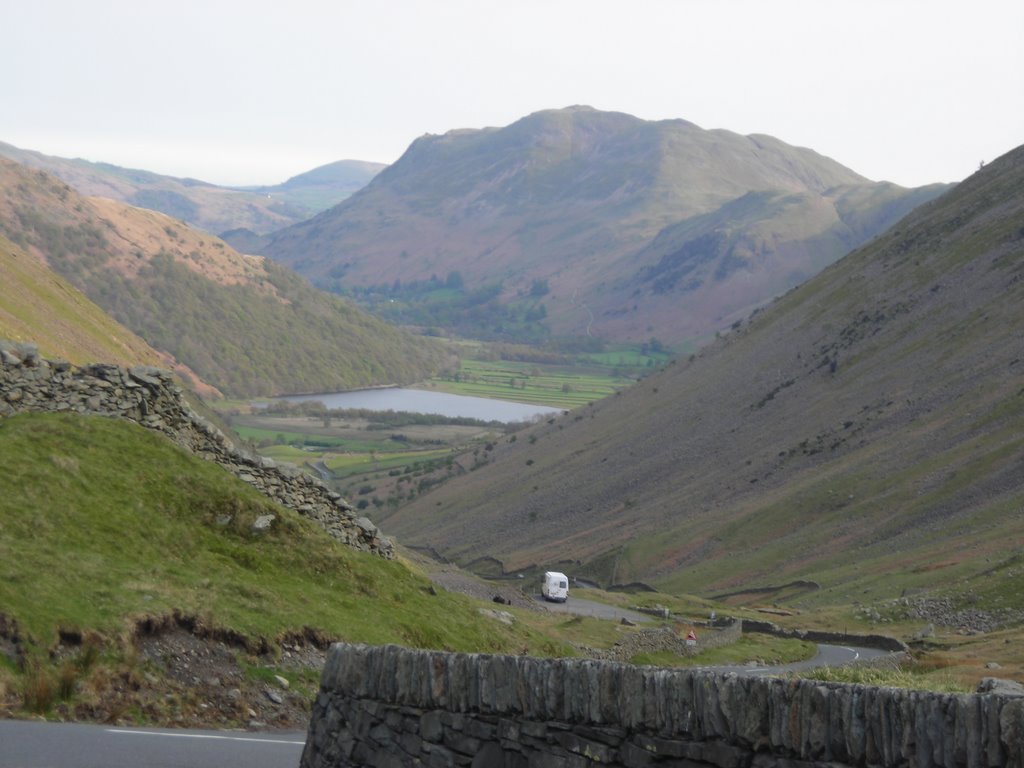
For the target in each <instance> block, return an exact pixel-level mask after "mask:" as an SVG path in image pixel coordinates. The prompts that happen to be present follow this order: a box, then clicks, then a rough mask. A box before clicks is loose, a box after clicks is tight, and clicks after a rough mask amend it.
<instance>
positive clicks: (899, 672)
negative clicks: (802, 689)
mask: <svg viewBox="0 0 1024 768" xmlns="http://www.w3.org/2000/svg"><path fill="white" fill-rule="evenodd" d="M800 677H802V678H805V679H809V680H821V681H822V682H827V683H852V684H857V685H870V686H875V687H883V688H907V689H910V690H916V691H933V692H936V693H971V692H973V690H974V688H973V687H972V686H970V685H965V684H964V683H963V682H961V681H960V680H959V679H957V678H956V676H955V675H953V674H952V673H951V672H948V671H945V670H940V671H937V672H936V671H933V670H929V669H927V668H922V667H917V666H914V665H911V666H908V667H897V668H885V667H838V668H835V667H819V668H818V669H814V670H810V671H808V672H804V673H802V674H801V675H800Z"/></svg>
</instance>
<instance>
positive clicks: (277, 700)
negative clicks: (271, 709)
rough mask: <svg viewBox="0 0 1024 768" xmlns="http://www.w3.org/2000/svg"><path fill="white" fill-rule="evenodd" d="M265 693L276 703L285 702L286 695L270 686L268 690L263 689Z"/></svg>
mask: <svg viewBox="0 0 1024 768" xmlns="http://www.w3.org/2000/svg"><path fill="white" fill-rule="evenodd" d="M263 695H264V696H266V697H267V698H268V699H270V700H271V701H272V702H274V703H275V704H284V697H283V696H282V695H281V694H280V693H278V692H277V691H273V690H271V689H270V688H267V689H266V690H264V691H263Z"/></svg>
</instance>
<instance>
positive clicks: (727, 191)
mask: <svg viewBox="0 0 1024 768" xmlns="http://www.w3.org/2000/svg"><path fill="white" fill-rule="evenodd" d="M944 188H945V187H942V186H940V185H936V186H933V187H926V188H923V189H920V190H908V189H903V188H901V187H897V186H895V185H892V184H885V183H875V182H871V181H868V180H867V179H865V178H863V177H862V176H859V175H858V174H856V173H854V172H853V171H851V170H849V169H848V168H844V167H843V166H841V165H839V164H838V163H836V162H835V161H833V160H830V159H828V158H826V157H823V156H821V155H819V154H817V153H816V152H813V151H811V150H809V149H802V148H798V147H792V146H789V145H788V144H785V143H783V142H781V141H779V140H777V139H774V138H771V137H768V136H739V135H737V134H734V133H730V132H728V131H721V130H715V131H706V130H703V129H701V128H699V127H697V126H696V125H693V124H692V123H688V122H686V121H684V120H668V121H661V122H649V121H644V120H640V119H637V118H635V117H632V116H629V115H625V114H621V113H612V112H600V111H597V110H594V109H591V108H589V107H571V108H568V109H562V110H550V111H544V112H538V113H536V114H533V115H530V116H528V117H525V118H523V119H521V120H519V121H518V122H516V123H513V124H512V125H509V126H507V127H504V128H487V129H483V130H460V131H451V132H449V133H447V134H445V135H443V136H432V135H427V136H424V137H421V138H419V139H417V140H416V141H415V142H413V144H412V145H411V146H410V147H409V149H408V150H407V151H406V153H405V154H404V155H403V156H402V157H401V158H400V159H399V160H398V161H397V162H396V163H394V164H393V165H391V166H389V167H388V168H386V169H385V170H383V171H382V172H381V173H379V174H378V175H377V176H376V177H374V179H373V180H372V181H371V182H370V183H369V184H368V185H367V186H366V187H364V188H363V189H362V190H360V191H359V192H358V193H356V194H355V195H353V196H352V197H351V198H349V199H348V200H346V201H344V202H342V203H341V204H340V205H338V206H336V207H334V208H332V209H330V210H327V211H325V212H323V213H321V214H319V215H318V216H316V217H314V218H313V219H310V220H309V221H305V222H302V223H300V224H296V225H294V226H291V227H288V228H286V229H283V230H281V231H278V232H275V233H272V234H271V235H270V236H268V238H267V239H266V244H265V245H263V246H262V247H261V249H260V251H259V252H260V253H264V254H266V255H269V256H271V257H273V258H275V259H277V260H279V261H281V262H283V263H286V264H288V265H290V266H292V267H293V268H294V269H296V270H297V271H298V272H300V273H301V274H304V275H306V276H308V277H309V278H310V279H311V280H313V281H314V282H315V283H316V284H318V285H320V286H321V287H325V288H328V289H330V290H337V291H349V292H353V293H362V294H366V293H367V292H369V291H372V292H374V293H375V294H376V295H377V296H378V297H384V299H385V301H384V302H382V306H383V307H384V308H385V309H386V310H392V309H394V307H392V306H390V299H389V298H388V297H389V295H390V296H391V298H404V297H402V295H401V293H400V291H401V287H402V286H403V285H408V284H409V283H415V282H419V283H427V282H429V281H431V280H432V279H434V280H439V281H442V282H443V281H445V280H447V279H448V278H449V277H450V276H454V277H455V278H456V281H457V283H458V284H459V285H461V286H463V287H464V289H465V290H467V291H472V290H477V289H481V288H483V287H485V286H494V285H500V289H499V290H498V291H497V293H496V294H495V295H496V299H497V301H498V302H500V303H503V304H504V305H506V306H508V305H512V304H515V303H516V302H520V303H522V302H524V301H526V300H529V301H531V302H533V303H534V304H535V305H537V306H536V307H535V315H538V316H543V317H545V318H546V320H545V322H546V323H547V325H548V327H549V330H550V331H551V332H552V333H554V334H556V335H586V334H590V335H594V336H598V337H601V338H607V339H615V340H632V341H646V340H648V339H649V338H650V337H651V336H656V337H657V338H659V339H660V340H662V341H668V342H673V343H679V342H682V341H684V340H687V339H693V338H696V337H700V336H705V335H707V334H709V333H713V332H714V331H715V330H718V329H720V328H723V327H725V326H727V325H728V324H730V323H731V322H733V321H734V320H735V319H737V318H739V317H742V316H745V315H746V314H747V313H749V311H750V309H751V308H752V307H754V306H758V305H759V304H761V303H763V302H765V301H767V300H768V299H770V298H771V297H772V296H774V295H777V294H779V293H781V292H783V291H785V290H787V289H788V288H790V287H792V286H793V285H796V284H797V283H799V282H800V281H801V280H804V279H806V278H807V277H809V276H810V275H812V274H814V273H816V272H817V271H818V270H820V269H821V268H822V267H824V266H825V265H827V264H829V263H831V262H832V261H834V260H835V259H837V258H839V257H840V256H842V255H843V254H844V253H846V252H847V251H849V250H850V249H851V248H852V247H854V246H856V245H859V244H861V243H863V242H864V241H866V240H867V239H869V238H871V237H872V236H874V235H876V234H878V233H879V232H880V231H882V230H883V229H884V228H885V227H886V226H888V225H890V224H891V223H893V222H895V221H896V220H898V219H899V218H900V217H901V216H903V215H904V214H906V213H907V212H908V211H909V210H911V209H912V208H913V207H915V206H916V205H918V204H920V203H921V202H924V201H926V200H928V199H930V198H932V197H934V196H935V195H937V194H939V193H940V192H941V191H942V190H943V189H944ZM541 309H542V311H541ZM502 322H503V318H501V317H500V316H498V315H497V314H494V315H493V320H492V324H493V325H495V326H498V325H500V324H501V323H502ZM474 324H475V325H476V327H477V330H478V331H493V332H494V333H495V334H497V335H500V329H499V328H496V329H490V328H485V327H484V326H485V325H486V323H483V324H481V323H478V322H477V321H476V320H474Z"/></svg>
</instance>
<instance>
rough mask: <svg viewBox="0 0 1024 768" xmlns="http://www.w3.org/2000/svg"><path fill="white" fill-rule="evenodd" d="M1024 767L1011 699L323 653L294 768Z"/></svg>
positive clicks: (1023, 717) (578, 663)
mask: <svg viewBox="0 0 1024 768" xmlns="http://www.w3.org/2000/svg"><path fill="white" fill-rule="evenodd" d="M595 764H600V765H606V766H626V767H627V768H635V767H640V766H662V767H663V768H684V767H685V768H701V767H702V766H714V767H715V768H746V767H748V766H749V767H752V768H812V766H813V767H815V768H841V767H842V766H858V767H861V766H863V767H865V768H866V767H868V766H909V767H910V768H945V767H949V768H953V766H967V767H969V768H988V767H992V768H994V767H995V766H1006V767H1007V768H1022V766H1024V697H1012V696H1002V695H995V694H984V695H982V694H956V695H954V694H936V693H926V692H920V691H907V690H902V689H894V688H871V687H866V686H860V685H840V684H826V683H820V682H816V681H813V680H787V679H781V678H761V677H752V676H751V677H746V676H737V675H731V674H730V675H725V674H718V673H714V672H708V671H700V670H670V669H660V668H656V667H637V666H631V665H628V664H619V663H612V662H600V661H593V660H589V659H587V660H580V659H538V658H531V657H526V656H487V655H478V654H454V653H444V652H439V651H416V650H409V649H406V648H400V647H397V646H377V647H368V646H354V645H343V644H337V645H334V646H332V647H331V651H330V653H329V655H328V659H327V664H326V666H325V667H324V671H323V676H322V679H321V683H320V692H319V695H318V697H317V699H316V701H315V703H314V706H313V713H312V719H311V721H310V726H309V734H308V737H307V741H306V747H305V751H304V753H303V756H302V761H301V766H302V768H335V767H336V766H378V767H382V768H383V767H387V768H396V767H397V766H472V767H473V768H484V767H486V768H583V767H584V766H590V765H595Z"/></svg>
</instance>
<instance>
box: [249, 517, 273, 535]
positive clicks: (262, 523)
mask: <svg viewBox="0 0 1024 768" xmlns="http://www.w3.org/2000/svg"><path fill="white" fill-rule="evenodd" d="M276 519H277V516H276V515H260V516H259V517H257V518H256V520H255V521H254V522H253V524H252V532H253V533H266V532H267V531H269V530H270V526H271V524H272V523H273V522H274V520H276Z"/></svg>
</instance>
